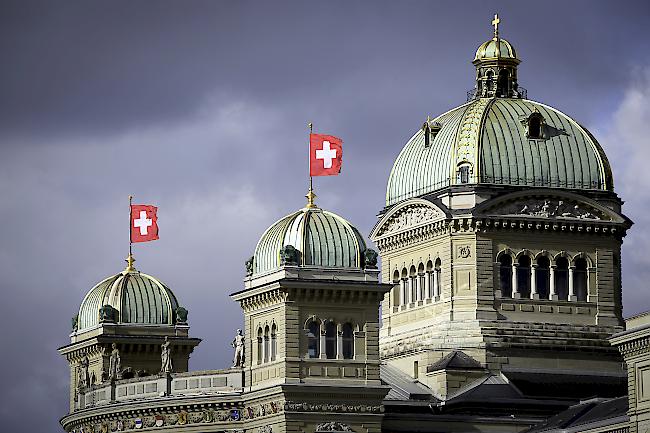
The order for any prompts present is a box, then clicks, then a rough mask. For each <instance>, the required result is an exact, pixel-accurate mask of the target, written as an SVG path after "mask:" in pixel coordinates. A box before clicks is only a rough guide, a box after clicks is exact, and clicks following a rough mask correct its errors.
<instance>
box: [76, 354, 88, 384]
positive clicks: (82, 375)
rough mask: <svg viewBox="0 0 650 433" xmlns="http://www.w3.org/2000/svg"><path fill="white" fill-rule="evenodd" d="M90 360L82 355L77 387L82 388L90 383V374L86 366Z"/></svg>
mask: <svg viewBox="0 0 650 433" xmlns="http://www.w3.org/2000/svg"><path fill="white" fill-rule="evenodd" d="M89 365H90V362H89V361H88V357H87V356H84V357H83V358H82V359H81V362H80V363H79V385H78V386H79V389H83V388H85V387H87V386H88V385H90V374H89V373H88V366H89Z"/></svg>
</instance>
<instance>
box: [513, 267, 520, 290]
mask: <svg viewBox="0 0 650 433" xmlns="http://www.w3.org/2000/svg"><path fill="white" fill-rule="evenodd" d="M517 267H519V263H513V264H512V297H513V298H519V296H520V295H519V288H518V287H517Z"/></svg>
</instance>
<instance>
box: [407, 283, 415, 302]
mask: <svg viewBox="0 0 650 433" xmlns="http://www.w3.org/2000/svg"><path fill="white" fill-rule="evenodd" d="M407 291H408V302H407V304H410V303H411V302H413V301H414V299H413V277H408V290H407Z"/></svg>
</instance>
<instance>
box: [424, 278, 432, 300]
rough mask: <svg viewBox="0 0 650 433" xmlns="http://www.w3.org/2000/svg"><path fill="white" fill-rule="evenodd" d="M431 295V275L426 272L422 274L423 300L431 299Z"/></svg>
mask: <svg viewBox="0 0 650 433" xmlns="http://www.w3.org/2000/svg"><path fill="white" fill-rule="evenodd" d="M432 295H433V293H431V273H430V272H427V273H425V274H424V296H425V298H433V296H432Z"/></svg>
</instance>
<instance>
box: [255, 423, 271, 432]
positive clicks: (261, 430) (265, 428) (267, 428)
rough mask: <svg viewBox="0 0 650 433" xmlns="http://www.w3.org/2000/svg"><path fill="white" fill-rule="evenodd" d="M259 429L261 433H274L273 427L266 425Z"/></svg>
mask: <svg viewBox="0 0 650 433" xmlns="http://www.w3.org/2000/svg"><path fill="white" fill-rule="evenodd" d="M258 431H259V433H273V427H271V426H270V425H265V426H264V427H260V428H259V430H258Z"/></svg>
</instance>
